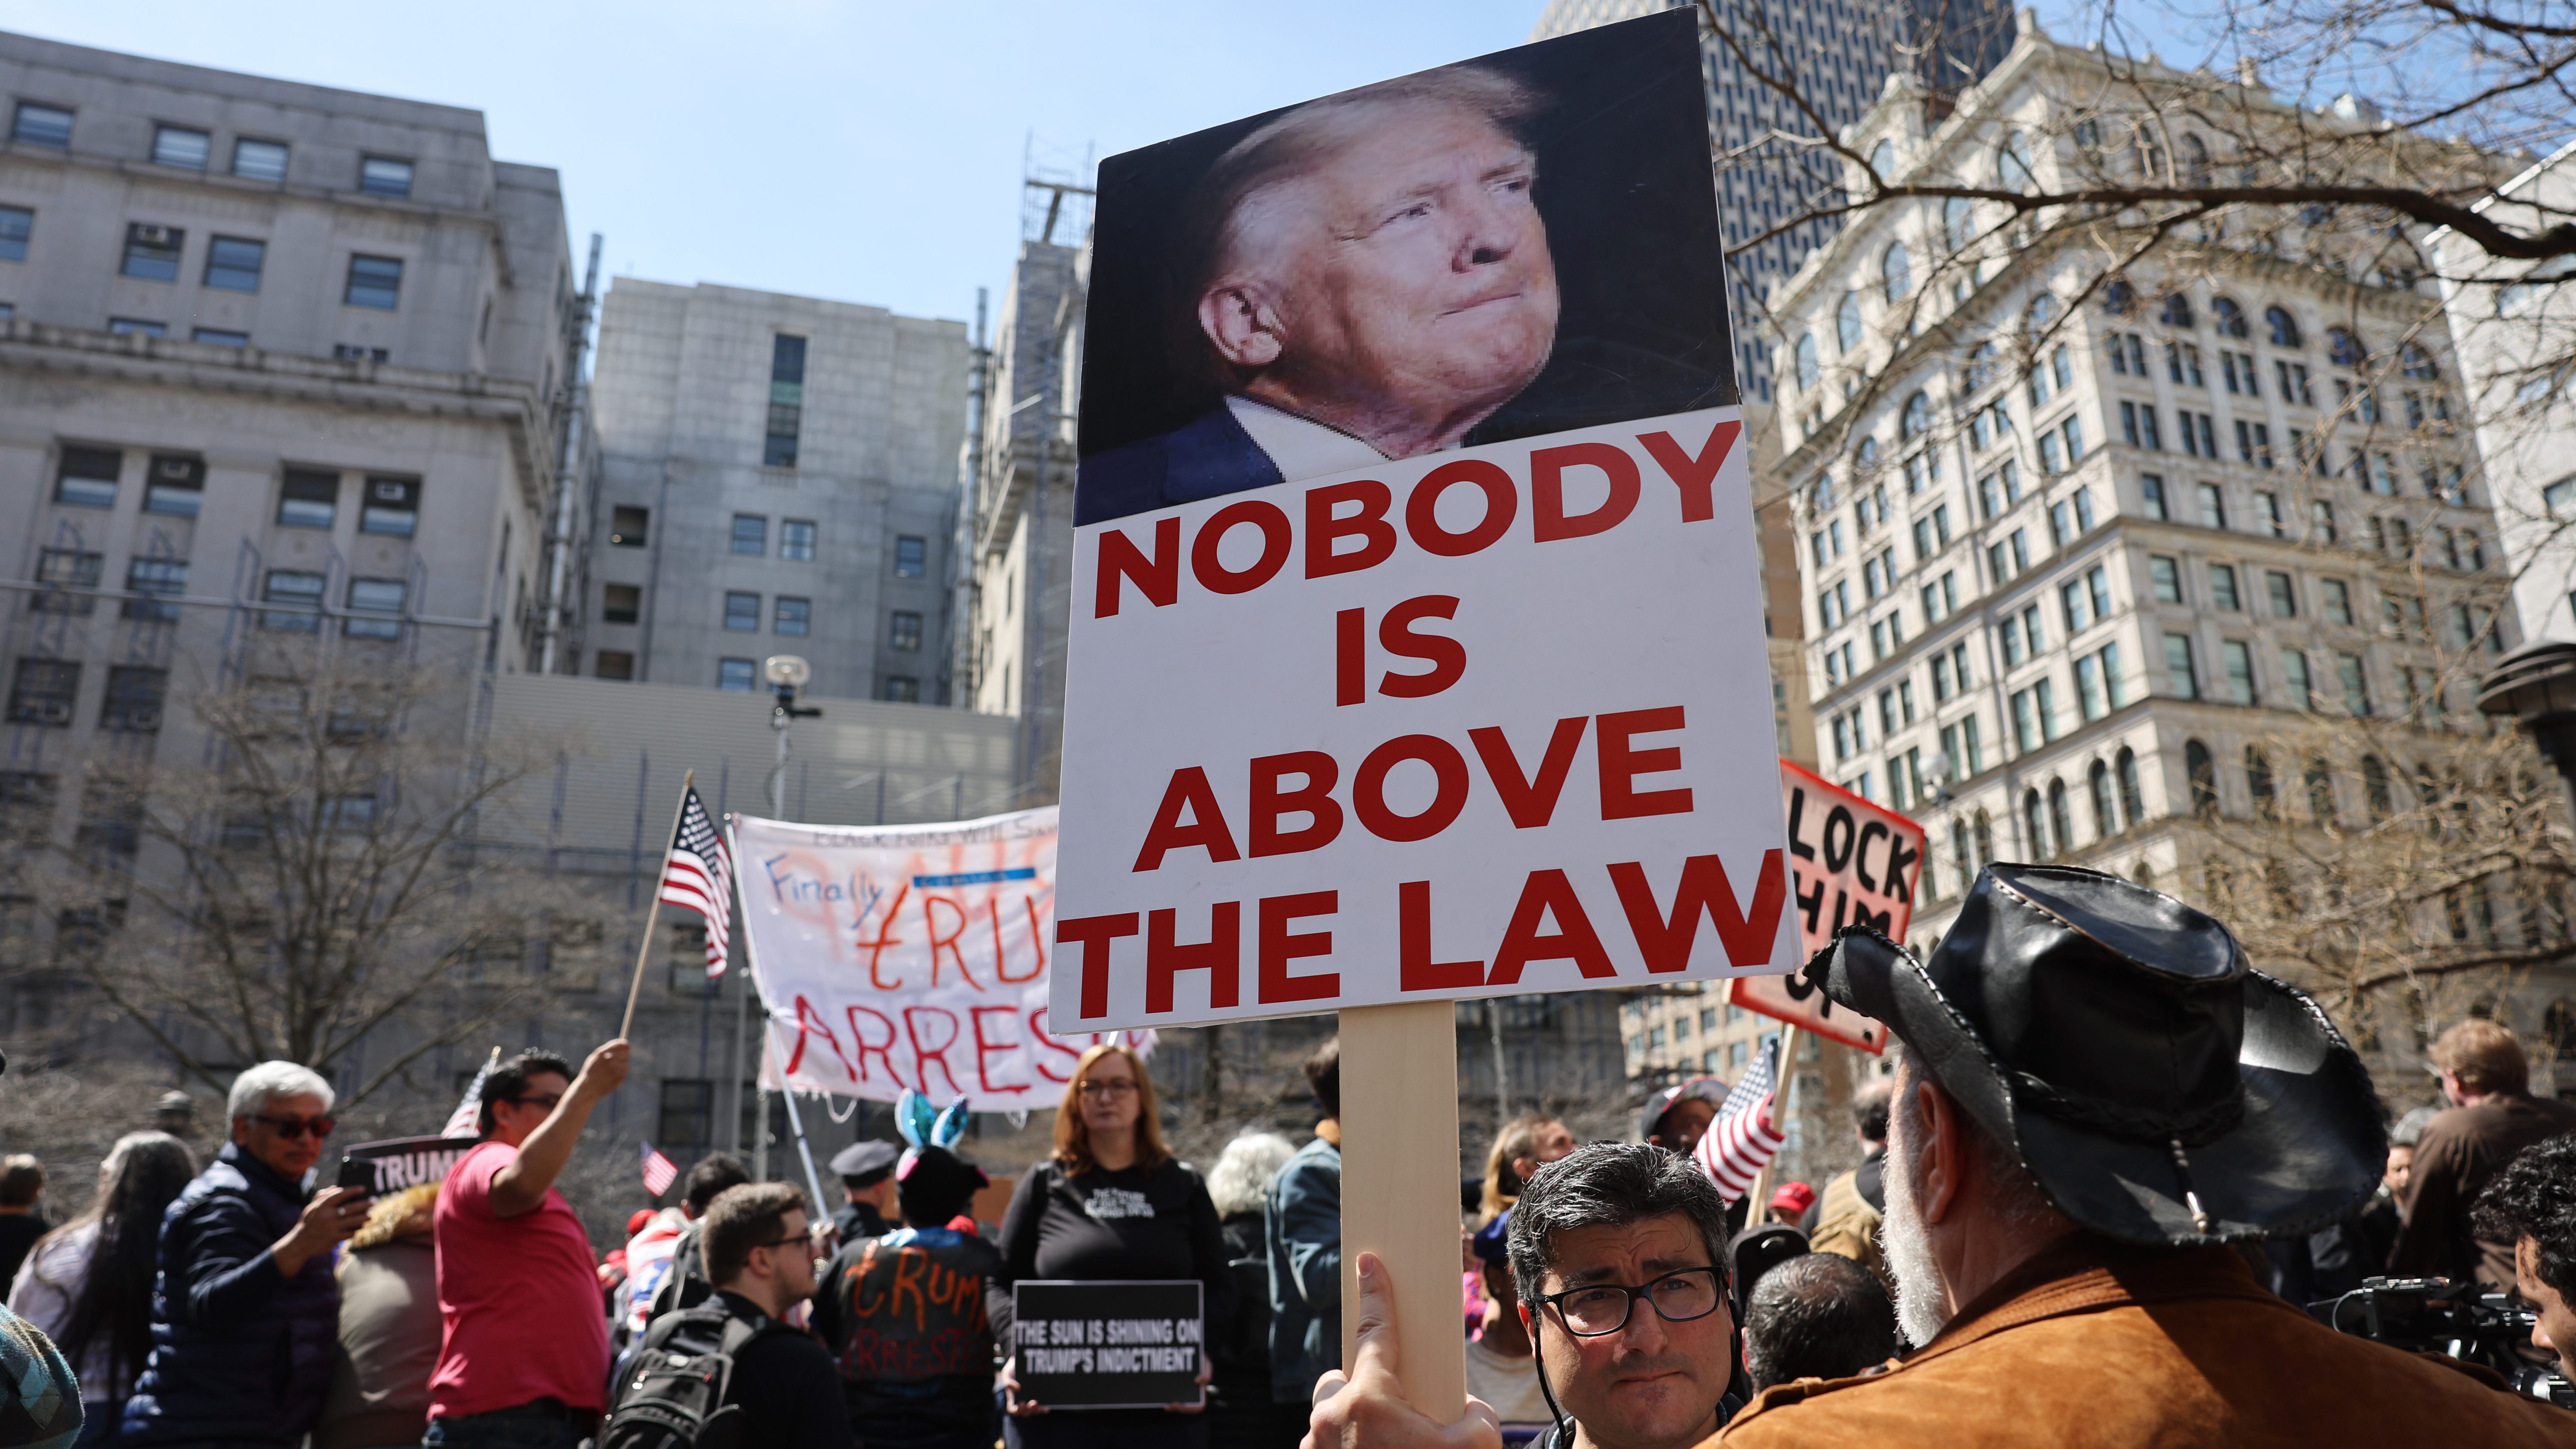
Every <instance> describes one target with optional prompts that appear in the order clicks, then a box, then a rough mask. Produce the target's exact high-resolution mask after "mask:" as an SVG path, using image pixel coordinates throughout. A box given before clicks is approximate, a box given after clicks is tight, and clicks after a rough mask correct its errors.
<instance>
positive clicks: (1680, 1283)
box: [1530, 1268, 1726, 1338]
mask: <svg viewBox="0 0 2576 1449" xmlns="http://www.w3.org/2000/svg"><path fill="white" fill-rule="evenodd" d="M1640 1298H1643V1299H1645V1300H1647V1301H1648V1302H1650V1303H1652V1304H1654V1305H1655V1313H1656V1314H1657V1316H1659V1317H1661V1318H1662V1319H1663V1320H1664V1321H1665V1322H1666V1323H1688V1322H1690V1321H1691V1320H1692V1319H1694V1318H1706V1317H1707V1316H1709V1315H1710V1314H1712V1313H1714V1312H1716V1311H1717V1305H1719V1304H1720V1303H1723V1302H1725V1301H1726V1283H1725V1280H1723V1279H1721V1278H1720V1277H1718V1273H1717V1269H1715V1268H1683V1269H1681V1270H1679V1271H1677V1272H1672V1273H1666V1274H1664V1275H1663V1276H1662V1277H1660V1278H1656V1279H1653V1280H1651V1281H1649V1282H1647V1283H1644V1284H1641V1285H1639V1286H1637V1287H1635V1288H1631V1287H1628V1286H1627V1285H1626V1284H1623V1283H1591V1284H1586V1285H1585V1286H1583V1287H1581V1288H1568V1289H1566V1290H1565V1291H1564V1292H1562V1293H1537V1294H1532V1295H1531V1297H1530V1301H1531V1302H1533V1303H1536V1304H1538V1305H1539V1306H1540V1307H1541V1308H1542V1309H1545V1308H1554V1309H1555V1310H1556V1317H1557V1321H1558V1322H1560V1323H1562V1324H1564V1325H1565V1331H1566V1332H1568V1333H1571V1334H1573V1335H1574V1336H1575V1337H1577V1338H1599V1337H1601V1336H1603V1335H1604V1334H1611V1333H1617V1332H1618V1331H1619V1330H1620V1329H1623V1328H1625V1327H1627V1326H1628V1315H1629V1314H1630V1313H1631V1312H1633V1311H1634V1310H1635V1308H1636V1305H1637V1300H1638V1299H1640Z"/></svg>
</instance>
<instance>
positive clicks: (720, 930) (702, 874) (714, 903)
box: [661, 785, 733, 981]
mask: <svg viewBox="0 0 2576 1449" xmlns="http://www.w3.org/2000/svg"><path fill="white" fill-rule="evenodd" d="M661 899H662V901H663V903H664V904H666V905H674V906H686V907H688V908H689V909H690V910H693V911H695V912H697V913H698V914H699V915H700V916H702V917H704V918H705V920H706V923H707V979H708V980H710V981H712V980H714V979H715V978H716V977H719V976H722V975H723V974H724V969H725V948H726V944H727V942H728V940H729V938H730V934H731V928H732V925H733V864H732V861H731V860H730V859H729V858H728V857H727V856H726V854H725V843H724V836H723V835H722V834H720V833H719V832H718V831H717V830H716V825H715V822H714V821H713V820H711V819H709V818H708V816H707V807H706V802H704V801H702V800H700V799H699V798H698V790H697V787H696V786H695V785H691V786H690V787H689V788H688V793H687V794H686V795H684V796H682V797H681V800H680V826H679V829H678V830H677V831H675V832H673V834H672V837H671V855H670V858H669V859H668V860H666V861H665V862H663V865H662V895H661Z"/></svg>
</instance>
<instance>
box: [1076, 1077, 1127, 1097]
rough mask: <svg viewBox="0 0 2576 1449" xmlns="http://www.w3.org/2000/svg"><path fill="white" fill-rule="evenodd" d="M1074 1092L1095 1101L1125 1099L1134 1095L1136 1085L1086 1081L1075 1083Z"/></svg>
mask: <svg viewBox="0 0 2576 1449" xmlns="http://www.w3.org/2000/svg"><path fill="white" fill-rule="evenodd" d="M1074 1091H1076V1092H1078V1093H1080V1094H1081V1095H1083V1096H1085V1097H1090V1098H1093V1099H1095V1100H1097V1099H1099V1098H1103V1097H1126V1096H1132V1095H1134V1094H1135V1091H1136V1084H1135V1083H1134V1082H1121V1081H1115V1080H1111V1081H1103V1082H1089V1081H1086V1082H1079V1083H1076V1084H1075V1086H1074Z"/></svg>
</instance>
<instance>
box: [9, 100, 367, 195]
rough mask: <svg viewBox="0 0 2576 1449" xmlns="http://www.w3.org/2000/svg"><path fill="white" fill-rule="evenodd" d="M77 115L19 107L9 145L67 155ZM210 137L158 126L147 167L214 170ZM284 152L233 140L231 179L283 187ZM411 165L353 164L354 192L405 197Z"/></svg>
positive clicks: (363, 160)
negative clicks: (278, 182)
mask: <svg viewBox="0 0 2576 1449" xmlns="http://www.w3.org/2000/svg"><path fill="white" fill-rule="evenodd" d="M78 114H79V113H78V111H77V110H76V109H75V108H74V107H71V106H56V105H47V104H45V103H43V102H39V101H20V102H19V103H18V107H17V110H16V112H15V113H14V114H13V115H12V116H11V118H10V124H9V139H10V140H12V141H15V142H17V143H19V144H20V145H25V146H44V147H49V148H51V149H53V150H57V151H62V150H69V149H70V148H71V144H72V127H73V124H74V123H75V121H76V120H77V119H78ZM215 154H216V152H215V138H214V133H212V132H210V131H205V130H201V129H199V128H197V127H195V126H176V125H162V126H156V127H154V128H153V131H152V164H153V165H155V166H167V167H170V168H171V169H173V170H178V171H198V172H207V171H211V170H213V169H214V159H215ZM288 154H289V148H288V146H287V143H286V142H284V141H269V140H262V139H259V138H257V137H252V136H239V137H235V138H234V140H233V148H232V157H231V162H230V165H229V166H228V167H227V168H226V169H227V170H228V171H229V172H230V173H231V174H232V175H234V176H238V177H240V178H241V179H243V180H245V181H284V180H285V179H286V160H287V156H288ZM413 171H414V165H413V163H412V162H411V161H410V160H409V159H407V158H405V157H400V156H361V157H359V158H358V174H357V178H356V182H357V190H358V191H359V193H360V194H361V195H366V196H390V197H397V198H400V197H408V196H410V195H411V185H412V174H413Z"/></svg>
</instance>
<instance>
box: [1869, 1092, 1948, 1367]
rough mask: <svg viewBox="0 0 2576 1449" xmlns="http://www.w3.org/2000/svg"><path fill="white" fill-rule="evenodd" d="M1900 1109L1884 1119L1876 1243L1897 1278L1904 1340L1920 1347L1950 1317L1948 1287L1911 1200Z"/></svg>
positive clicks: (1909, 1154) (1910, 1163) (1909, 1156)
mask: <svg viewBox="0 0 2576 1449" xmlns="http://www.w3.org/2000/svg"><path fill="white" fill-rule="evenodd" d="M1904 1115H1905V1114H1904V1113H1903V1112H1901V1111H1900V1112H1897V1113H1894V1114H1892V1115H1891V1116H1890V1118H1889V1121H1888V1124H1887V1126H1888V1135H1887V1172H1886V1176H1885V1186H1886V1191H1887V1211H1886V1213H1885V1214H1884V1215H1882V1216H1881V1218H1880V1220H1879V1224H1878V1244H1879V1248H1880V1249H1881V1251H1883V1252H1885V1253H1886V1254H1887V1271H1888V1273H1889V1275H1890V1276H1891V1277H1893V1278H1895V1279H1896V1326H1897V1328H1898V1329H1899V1330H1901V1331H1902V1332H1903V1333H1904V1334H1905V1341H1906V1342H1907V1343H1909V1344H1912V1345H1913V1346H1914V1347H1916V1348H1921V1347H1922V1346H1923V1345H1925V1344H1927V1343H1930V1342H1931V1341H1932V1338H1933V1335H1935V1334H1937V1333H1939V1332H1940V1331H1941V1325H1943V1324H1945V1323H1947V1322H1949V1321H1950V1293H1949V1290H1948V1288H1946V1287H1945V1286H1943V1284H1942V1282H1941V1265H1940V1263H1939V1261H1938V1260H1936V1259H1935V1258H1934V1257H1933V1256H1932V1238H1931V1235H1930V1234H1929V1233H1927V1232H1925V1231H1924V1228H1923V1214H1922V1212H1921V1211H1920V1210H1919V1209H1918V1208H1917V1207H1916V1206H1915V1204H1914V1152H1913V1144H1912V1143H1910V1142H1908V1141H1906V1134H1905V1127H1904V1122H1903V1117H1904Z"/></svg>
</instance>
